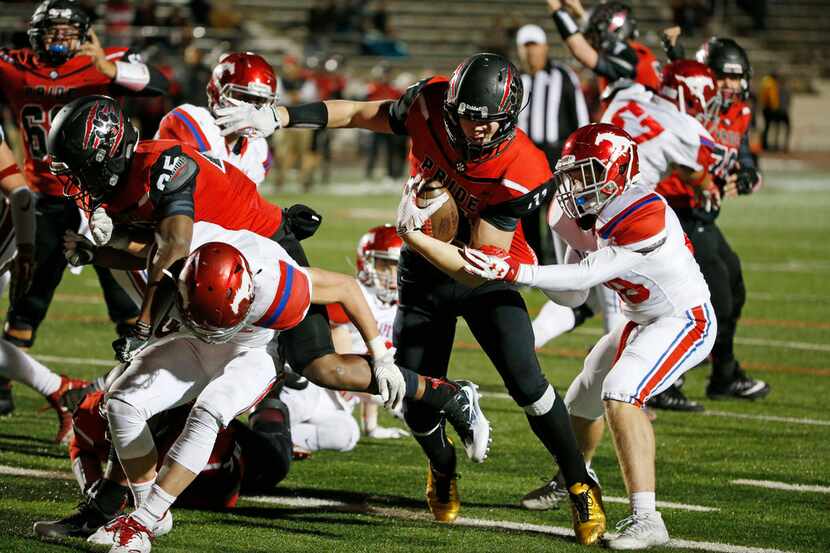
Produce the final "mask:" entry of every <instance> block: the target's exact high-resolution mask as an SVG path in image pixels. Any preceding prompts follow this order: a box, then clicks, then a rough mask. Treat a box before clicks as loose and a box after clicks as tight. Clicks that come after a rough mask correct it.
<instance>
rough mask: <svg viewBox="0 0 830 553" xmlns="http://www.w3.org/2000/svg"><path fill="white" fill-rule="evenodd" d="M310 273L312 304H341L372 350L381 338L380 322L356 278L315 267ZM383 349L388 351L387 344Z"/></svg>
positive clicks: (310, 269)
mask: <svg viewBox="0 0 830 553" xmlns="http://www.w3.org/2000/svg"><path fill="white" fill-rule="evenodd" d="M308 273H309V276H310V277H311V303H316V304H322V305H328V304H330V303H339V304H341V305H342V306H343V310H344V311H345V312H346V315H348V316H349V320H350V321H352V322H353V323H354V325H355V326H356V327H357V330H358V331H359V332H360V335H361V336H362V337H363V341H364V342H366V345H367V346H370V349H371V344H372V342H373V341H375V339H376V338H378V337H380V333H379V332H378V322H377V321H376V320H375V316H374V315H372V309H371V308H370V307H369V304H368V303H366V298H365V297H364V296H363V292H361V291H360V287H359V286H358V284H357V281H356V280H355V279H354V277H351V276H348V275H344V274H341V273H335V272H332V271H326V270H324V269H317V268H313V267H312V268H309V269H308ZM383 349H384V351H385V350H386V345H385V344H384V347H383ZM372 353H373V355H374V354H375V352H372Z"/></svg>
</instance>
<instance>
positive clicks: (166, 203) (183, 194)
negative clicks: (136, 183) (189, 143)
mask: <svg viewBox="0 0 830 553" xmlns="http://www.w3.org/2000/svg"><path fill="white" fill-rule="evenodd" d="M198 174H199V165H198V164H197V163H196V162H195V161H194V160H193V159H191V158H190V157H188V156H187V155H186V154H183V153H182V152H181V150H180V148H179V147H178V146H177V147H174V148H170V149H169V150H167V151H166V152H164V153H163V154H162V155H161V156H159V158H158V160H156V162H155V164H154V165H153V167H152V168H151V169H150V200H151V201H152V202H153V205H155V206H156V209H155V216H156V220H161V219H165V218H167V217H171V216H173V215H186V216H188V217H190V218H193V217H194V216H195V211H196V210H195V202H194V199H193V197H194V194H195V191H196V177H197V176H198Z"/></svg>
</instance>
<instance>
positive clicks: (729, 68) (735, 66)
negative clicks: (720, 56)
mask: <svg viewBox="0 0 830 553" xmlns="http://www.w3.org/2000/svg"><path fill="white" fill-rule="evenodd" d="M723 72H724V73H725V74H727V75H743V74H744V66H743V65H741V64H740V63H729V62H727V63H724V64H723Z"/></svg>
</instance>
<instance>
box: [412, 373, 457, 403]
mask: <svg viewBox="0 0 830 553" xmlns="http://www.w3.org/2000/svg"><path fill="white" fill-rule="evenodd" d="M424 380H426V386H425V387H424V395H423V396H422V397H421V399H420V401H423V402H424V403H425V404H427V405H429V406H430V407H432V408H433V409H435V410H437V411H441V410H442V409H443V408H444V405H446V404H447V402H448V401H449V400H451V399H452V398H453V396H454V395H455V394H456V393H457V392H458V389H459V388H460V386H459V385H458V384H456V383H455V382H453V381H452V380H447V379H446V378H431V377H429V376H425V377H424Z"/></svg>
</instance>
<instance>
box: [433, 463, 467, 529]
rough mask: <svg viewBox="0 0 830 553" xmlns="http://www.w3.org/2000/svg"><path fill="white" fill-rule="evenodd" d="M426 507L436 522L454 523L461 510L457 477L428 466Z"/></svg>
mask: <svg viewBox="0 0 830 553" xmlns="http://www.w3.org/2000/svg"><path fill="white" fill-rule="evenodd" d="M427 505H429V510H430V512H431V513H432V516H434V517H435V520H437V521H438V522H455V519H456V518H457V517H458V511H459V510H460V509H461V499H460V498H459V497H458V475H457V474H451V475H445V474H442V473H440V472H438V471H436V470H434V469H433V468H432V465H430V466H429V470H427Z"/></svg>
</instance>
